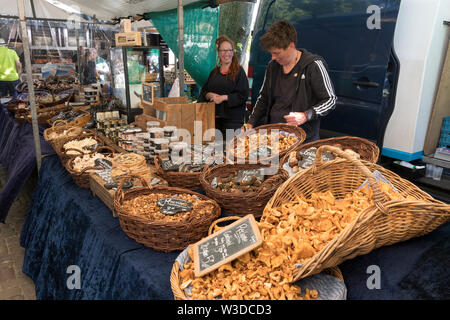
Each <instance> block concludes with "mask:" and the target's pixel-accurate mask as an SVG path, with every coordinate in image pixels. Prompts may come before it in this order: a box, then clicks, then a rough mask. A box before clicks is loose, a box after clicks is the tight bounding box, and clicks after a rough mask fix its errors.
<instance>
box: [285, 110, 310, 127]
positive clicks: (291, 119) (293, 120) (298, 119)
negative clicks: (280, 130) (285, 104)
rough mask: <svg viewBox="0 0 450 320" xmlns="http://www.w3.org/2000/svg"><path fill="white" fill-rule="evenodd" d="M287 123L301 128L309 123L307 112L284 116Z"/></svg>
mask: <svg viewBox="0 0 450 320" xmlns="http://www.w3.org/2000/svg"><path fill="white" fill-rule="evenodd" d="M284 118H285V119H286V122H287V123H288V124H293V125H296V126H299V125H301V124H304V123H305V122H306V121H308V117H307V115H306V113H305V112H291V113H289V114H288V115H286V116H284Z"/></svg>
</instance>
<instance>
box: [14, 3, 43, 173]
mask: <svg viewBox="0 0 450 320" xmlns="http://www.w3.org/2000/svg"><path fill="white" fill-rule="evenodd" d="M17 7H18V9H19V21H20V26H21V30H22V41H23V54H24V57H25V70H26V72H27V83H28V92H29V94H30V96H29V97H30V98H29V101H30V105H31V124H32V127H33V136H34V146H35V150H36V162H37V169H38V174H39V170H40V169H41V157H42V155H41V142H40V138H39V127H38V122H37V113H36V99H35V96H34V86H33V74H32V72H31V58H30V44H29V42H28V33H27V24H26V20H25V6H24V3H23V0H17Z"/></svg>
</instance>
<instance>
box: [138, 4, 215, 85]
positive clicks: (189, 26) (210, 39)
mask: <svg viewBox="0 0 450 320" xmlns="http://www.w3.org/2000/svg"><path fill="white" fill-rule="evenodd" d="M203 6H205V4H204V3H200V2H195V3H192V4H189V5H186V6H184V7H183V28H184V38H183V42H184V68H185V69H186V71H187V72H188V73H189V74H190V75H191V77H192V78H193V79H194V80H195V82H196V83H197V84H198V85H199V86H200V87H201V86H203V84H204V83H205V82H206V80H207V79H208V75H209V73H210V72H211V70H212V69H213V68H214V67H215V66H216V57H217V56H216V50H215V48H214V41H215V40H216V39H217V37H218V32H219V7H217V8H210V7H208V8H204V9H202V7H203ZM144 18H145V19H147V20H151V21H152V23H153V25H154V26H155V28H156V29H157V30H158V32H159V33H160V34H161V36H162V38H163V39H164V40H165V41H166V43H167V45H168V46H169V48H170V49H171V50H172V51H173V53H174V54H175V56H176V57H178V11H177V9H173V10H168V11H161V12H150V13H146V14H145V15H144Z"/></svg>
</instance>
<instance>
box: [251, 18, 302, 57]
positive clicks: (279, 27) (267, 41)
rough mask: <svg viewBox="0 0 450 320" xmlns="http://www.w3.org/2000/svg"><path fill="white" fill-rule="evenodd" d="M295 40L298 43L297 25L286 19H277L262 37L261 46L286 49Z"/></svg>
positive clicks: (268, 48) (267, 48) (266, 48)
mask: <svg viewBox="0 0 450 320" xmlns="http://www.w3.org/2000/svg"><path fill="white" fill-rule="evenodd" d="M291 42H293V43H294V45H296V44H297V31H296V30H295V27H294V26H293V25H292V24H290V23H289V22H287V21H285V20H281V21H277V22H275V23H274V24H272V25H271V26H270V28H269V29H267V31H266V33H265V34H264V35H263V36H262V37H261V40H260V45H261V47H262V48H263V49H264V50H266V51H269V50H270V49H272V48H277V49H286V48H287V47H288V46H289V44H290V43H291Z"/></svg>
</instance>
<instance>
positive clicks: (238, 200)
mask: <svg viewBox="0 0 450 320" xmlns="http://www.w3.org/2000/svg"><path fill="white" fill-rule="evenodd" d="M269 167H270V165H263V164H220V165H217V166H214V167H209V168H205V169H204V170H203V172H202V173H201V175H200V183H201V184H202V187H203V190H205V192H206V195H207V196H208V197H210V198H212V199H214V200H216V201H217V203H219V205H220V207H221V208H222V212H223V213H226V214H233V215H235V216H241V217H243V216H246V215H247V214H253V215H254V216H255V218H259V217H261V215H262V213H263V210H264V207H265V205H266V204H267V202H268V201H269V199H270V198H271V197H272V195H273V194H274V193H275V191H276V189H277V188H278V187H279V186H280V185H281V184H282V183H283V182H284V181H286V180H287V179H288V177H289V176H288V175H287V173H286V172H285V171H281V170H278V168H276V171H277V173H276V174H274V175H272V176H271V177H269V178H267V179H266V180H265V181H264V187H263V185H261V188H260V190H261V191H260V192H249V193H231V192H224V191H221V190H220V189H217V188H214V187H212V186H211V182H212V180H213V179H214V178H215V177H225V176H228V175H230V174H234V175H236V174H237V173H238V172H239V171H240V170H251V169H260V168H269Z"/></svg>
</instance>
